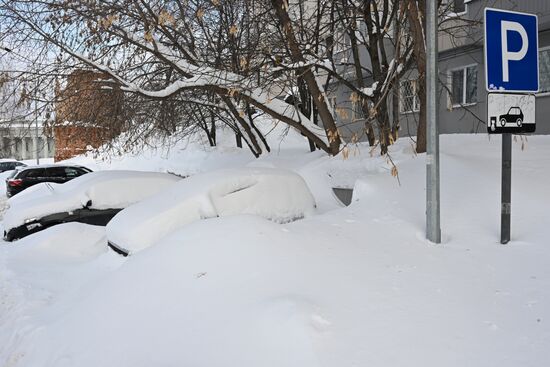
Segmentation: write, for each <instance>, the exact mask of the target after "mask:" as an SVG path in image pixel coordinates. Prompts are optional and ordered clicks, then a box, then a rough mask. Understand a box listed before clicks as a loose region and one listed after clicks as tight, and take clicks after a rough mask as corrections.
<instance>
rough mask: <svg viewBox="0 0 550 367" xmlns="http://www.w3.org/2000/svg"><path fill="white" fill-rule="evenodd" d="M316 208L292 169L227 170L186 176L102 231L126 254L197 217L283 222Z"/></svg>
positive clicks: (135, 206) (150, 243) (114, 248)
mask: <svg viewBox="0 0 550 367" xmlns="http://www.w3.org/2000/svg"><path fill="white" fill-rule="evenodd" d="M314 210H315V200H314V198H313V195H312V194H311V192H310V190H309V188H308V186H307V184H306V183H305V181H304V180H303V178H302V177H301V176H300V175H298V174H296V173H294V172H292V171H286V170H280V169H269V168H241V169H228V170H220V171H214V172H209V173H204V174H199V175H196V176H192V177H189V178H187V179H185V180H182V181H180V182H179V183H177V184H176V185H174V186H172V187H171V188H170V189H169V190H166V191H164V192H162V193H160V194H158V195H155V196H153V197H151V198H149V199H147V200H143V201H141V202H139V203H137V204H134V205H132V206H129V207H127V208H126V209H124V210H123V211H121V212H120V213H118V214H117V215H116V216H115V217H114V218H113V219H112V220H111V221H110V222H109V224H108V225H107V228H106V233H107V240H108V244H109V247H111V248H112V249H113V250H115V251H116V252H118V253H120V254H122V255H125V256H126V255H129V254H132V253H135V252H137V251H140V250H143V249H145V248H147V247H149V246H151V245H153V244H154V243H156V242H157V241H159V240H160V239H162V238H163V237H165V236H167V235H169V234H170V233H172V232H174V231H176V230H178V229H180V228H182V227H183V226H185V225H187V224H189V223H192V222H194V221H197V220H200V219H206V218H213V217H222V216H228V215H237V214H251V215H258V216H261V217H263V218H266V219H269V220H272V221H275V222H278V223H286V222H291V221H294V220H297V219H301V218H303V217H305V216H307V215H309V214H311V213H313V212H314Z"/></svg>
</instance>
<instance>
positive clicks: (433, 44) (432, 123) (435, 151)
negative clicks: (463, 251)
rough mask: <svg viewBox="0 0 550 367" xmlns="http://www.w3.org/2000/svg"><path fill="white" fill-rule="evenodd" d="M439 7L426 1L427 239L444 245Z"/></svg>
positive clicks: (435, 3) (430, 0) (431, 1)
mask: <svg viewBox="0 0 550 367" xmlns="http://www.w3.org/2000/svg"><path fill="white" fill-rule="evenodd" d="M437 4H438V1H435V0H428V1H426V106H427V109H426V112H427V113H426V238H427V239H428V240H430V241H432V242H434V243H441V224H440V212H439V210H440V205H439V131H438V123H437V108H438V104H437V83H438V67H437V25H438V22H437Z"/></svg>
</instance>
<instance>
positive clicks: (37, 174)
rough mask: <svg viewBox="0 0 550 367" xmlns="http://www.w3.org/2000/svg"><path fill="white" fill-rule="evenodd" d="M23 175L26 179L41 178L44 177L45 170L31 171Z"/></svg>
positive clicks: (24, 172)
mask: <svg viewBox="0 0 550 367" xmlns="http://www.w3.org/2000/svg"><path fill="white" fill-rule="evenodd" d="M21 173H23V175H22V176H23V177H25V178H39V177H44V174H45V169H43V168H42V169H31V170H28V171H23V172H21Z"/></svg>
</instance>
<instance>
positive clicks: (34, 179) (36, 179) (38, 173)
mask: <svg viewBox="0 0 550 367" xmlns="http://www.w3.org/2000/svg"><path fill="white" fill-rule="evenodd" d="M22 173H25V175H24V178H23V183H22V187H23V188H27V187H30V186H34V185H36V184H38V183H40V182H44V178H45V176H46V170H45V169H44V168H35V169H31V170H28V171H23V172H22Z"/></svg>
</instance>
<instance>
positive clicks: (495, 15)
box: [485, 8, 539, 93]
mask: <svg viewBox="0 0 550 367" xmlns="http://www.w3.org/2000/svg"><path fill="white" fill-rule="evenodd" d="M538 45H539V42H538V19H537V16H536V15H533V14H525V13H517V12H512V11H506V10H500V9H491V8H486V9H485V79H486V88H487V91H492V92H496V91H501V92H515V93H520V92H538V90H539V52H538V49H539V46H538Z"/></svg>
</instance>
